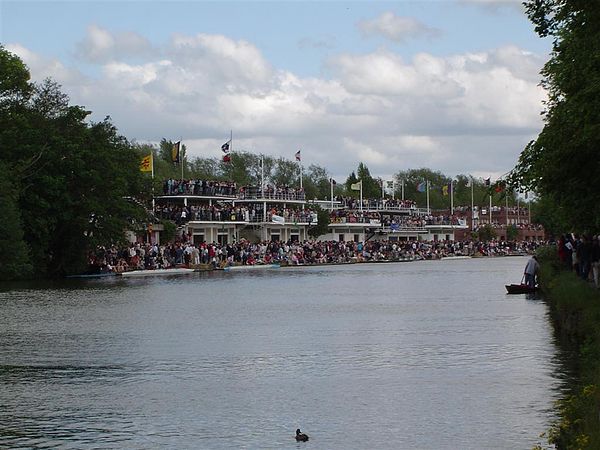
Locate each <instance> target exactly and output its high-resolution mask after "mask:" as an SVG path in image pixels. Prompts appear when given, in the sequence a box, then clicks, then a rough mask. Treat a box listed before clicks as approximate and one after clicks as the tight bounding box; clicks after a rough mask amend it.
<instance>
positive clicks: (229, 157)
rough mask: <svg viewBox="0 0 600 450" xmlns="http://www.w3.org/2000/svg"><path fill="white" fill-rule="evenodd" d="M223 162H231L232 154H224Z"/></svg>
mask: <svg viewBox="0 0 600 450" xmlns="http://www.w3.org/2000/svg"><path fill="white" fill-rule="evenodd" d="M223 162H224V163H228V162H231V156H230V155H223Z"/></svg>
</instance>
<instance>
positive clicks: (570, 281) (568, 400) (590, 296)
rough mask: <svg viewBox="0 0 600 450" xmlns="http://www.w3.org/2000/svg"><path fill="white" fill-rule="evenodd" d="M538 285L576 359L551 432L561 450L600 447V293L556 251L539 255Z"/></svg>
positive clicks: (563, 342)
mask: <svg viewBox="0 0 600 450" xmlns="http://www.w3.org/2000/svg"><path fill="white" fill-rule="evenodd" d="M537 254H538V259H539V261H540V264H541V270H540V281H541V285H542V288H543V290H544V293H545V296H546V298H547V300H548V303H549V305H550V312H551V316H552V319H553V322H554V324H555V329H556V332H557V334H558V336H559V342H560V344H561V346H563V347H564V348H565V349H566V350H567V351H568V352H569V353H570V354H573V355H575V369H576V372H575V378H574V379H573V381H572V383H571V385H570V387H569V393H568V395H566V396H565V397H564V398H562V399H561V400H559V401H558V405H557V406H558V411H559V416H560V417H559V419H558V420H557V421H556V423H555V424H554V425H553V426H552V428H551V430H550V431H549V433H548V437H549V442H550V443H551V444H554V445H556V448H559V449H563V448H564V449H571V448H573V449H596V448H600V293H599V292H598V290H596V289H594V288H593V287H592V286H590V285H589V284H588V283H586V282H584V281H583V280H581V279H580V278H579V277H577V276H576V275H575V274H574V273H573V272H571V271H570V270H567V267H566V266H563V265H562V264H561V263H560V261H559V259H558V257H557V250H556V247H546V248H543V249H540V250H539V251H538V252H537Z"/></svg>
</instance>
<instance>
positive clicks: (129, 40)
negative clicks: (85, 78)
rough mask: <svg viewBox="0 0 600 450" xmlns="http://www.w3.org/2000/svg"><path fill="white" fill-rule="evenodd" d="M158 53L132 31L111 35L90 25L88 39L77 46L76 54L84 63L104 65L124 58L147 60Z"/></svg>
mask: <svg viewBox="0 0 600 450" xmlns="http://www.w3.org/2000/svg"><path fill="white" fill-rule="evenodd" d="M155 53H156V49H154V48H153V47H152V44H151V43H150V42H149V41H148V40H147V39H146V38H144V37H143V36H140V35H139V34H137V33H133V32H130V31H125V32H119V33H111V32H110V31H108V30H106V29H104V28H102V27H100V26H98V25H94V24H92V25H90V26H88V28H87V34H86V37H85V38H84V39H83V41H81V42H80V43H79V44H77V47H76V51H75V54H76V56H77V57H79V58H80V59H82V60H84V61H89V62H93V63H102V62H106V61H113V60H120V59H124V58H131V57H134V58H145V57H151V56H153V55H154V54H155Z"/></svg>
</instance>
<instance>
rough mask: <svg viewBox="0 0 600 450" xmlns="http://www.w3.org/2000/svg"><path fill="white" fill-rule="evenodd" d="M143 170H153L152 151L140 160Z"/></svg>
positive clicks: (141, 169)
mask: <svg viewBox="0 0 600 450" xmlns="http://www.w3.org/2000/svg"><path fill="white" fill-rule="evenodd" d="M140 171H141V172H152V153H150V154H149V155H148V156H144V157H143V158H142V161H141V162H140Z"/></svg>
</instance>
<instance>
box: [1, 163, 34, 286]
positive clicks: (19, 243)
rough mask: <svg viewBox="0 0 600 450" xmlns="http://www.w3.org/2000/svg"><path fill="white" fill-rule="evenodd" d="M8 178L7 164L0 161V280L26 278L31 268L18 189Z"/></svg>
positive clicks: (9, 177)
mask: <svg viewBox="0 0 600 450" xmlns="http://www.w3.org/2000/svg"><path fill="white" fill-rule="evenodd" d="M10 180H11V176H10V171H9V169H8V166H7V164H5V163H2V162H0V211H2V220H0V281H2V280H14V279H19V278H27V277H28V276H29V275H31V270H32V267H31V262H30V258H29V249H28V247H27V244H26V243H25V241H24V239H23V237H24V236H23V228H22V224H21V211H20V210H19V207H18V204H17V200H16V199H17V197H18V191H19V189H18V188H17V189H15V187H16V186H15V184H14V183H11V181H10Z"/></svg>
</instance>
